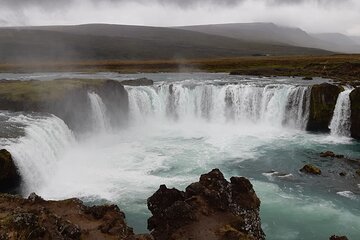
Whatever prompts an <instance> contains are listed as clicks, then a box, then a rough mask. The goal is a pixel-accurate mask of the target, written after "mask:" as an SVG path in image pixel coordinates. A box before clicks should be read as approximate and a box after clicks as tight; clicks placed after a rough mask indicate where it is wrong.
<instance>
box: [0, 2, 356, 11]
mask: <svg viewBox="0 0 360 240" xmlns="http://www.w3.org/2000/svg"><path fill="white" fill-rule="evenodd" d="M251 1H257V2H264V3H266V4H267V5H272V6H273V5H281V4H302V3H317V4H319V5H328V4H334V3H336V4H342V3H344V2H349V1H351V0H342V1H338V0H0V6H1V7H4V8H10V9H13V10H19V9H23V8H28V7H36V8H43V9H58V8H63V9H66V8H68V7H71V6H72V5H73V4H76V3H79V2H85V3H86V2H88V3H89V4H99V3H100V4H101V3H105V4H106V3H107V4H121V3H134V2H136V3H139V4H144V5H153V4H161V5H163V6H174V7H180V8H188V7H193V6H199V7H202V6H222V7H231V6H236V5H239V4H241V3H244V2H251Z"/></svg>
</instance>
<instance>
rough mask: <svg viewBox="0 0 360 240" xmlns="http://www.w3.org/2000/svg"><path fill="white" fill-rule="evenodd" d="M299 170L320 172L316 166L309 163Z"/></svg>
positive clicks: (315, 173) (313, 172)
mask: <svg viewBox="0 0 360 240" xmlns="http://www.w3.org/2000/svg"><path fill="white" fill-rule="evenodd" d="M300 172H305V173H309V174H314V175H320V174H321V170H320V169H319V168H318V167H315V166H314V165H311V164H306V165H305V166H304V167H303V168H302V169H300Z"/></svg>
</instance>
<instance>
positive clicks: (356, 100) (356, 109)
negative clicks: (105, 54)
mask: <svg viewBox="0 0 360 240" xmlns="http://www.w3.org/2000/svg"><path fill="white" fill-rule="evenodd" d="M350 101H351V136H352V137H353V138H355V139H360V87H358V88H356V89H355V90H354V91H352V92H351V94H350Z"/></svg>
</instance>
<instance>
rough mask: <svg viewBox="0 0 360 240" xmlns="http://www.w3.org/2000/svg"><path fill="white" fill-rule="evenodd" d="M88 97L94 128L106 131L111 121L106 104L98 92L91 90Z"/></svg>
mask: <svg viewBox="0 0 360 240" xmlns="http://www.w3.org/2000/svg"><path fill="white" fill-rule="evenodd" d="M88 97H89V99H90V104H91V111H92V118H93V119H92V120H93V128H94V130H95V131H100V132H104V131H106V130H107V129H108V128H109V123H110V121H109V119H108V117H107V115H106V111H107V110H106V106H105V104H104V103H103V101H102V99H101V97H100V96H99V95H98V94H96V93H94V92H89V93H88Z"/></svg>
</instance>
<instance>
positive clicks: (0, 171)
mask: <svg viewBox="0 0 360 240" xmlns="http://www.w3.org/2000/svg"><path fill="white" fill-rule="evenodd" d="M20 181H21V178H20V175H19V173H18V169H17V167H16V166H15V163H14V161H13V158H12V156H11V154H10V153H9V152H8V151H7V150H5V149H2V150H0V192H7V191H11V190H12V189H14V188H16V187H18V185H19V184H20Z"/></svg>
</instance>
